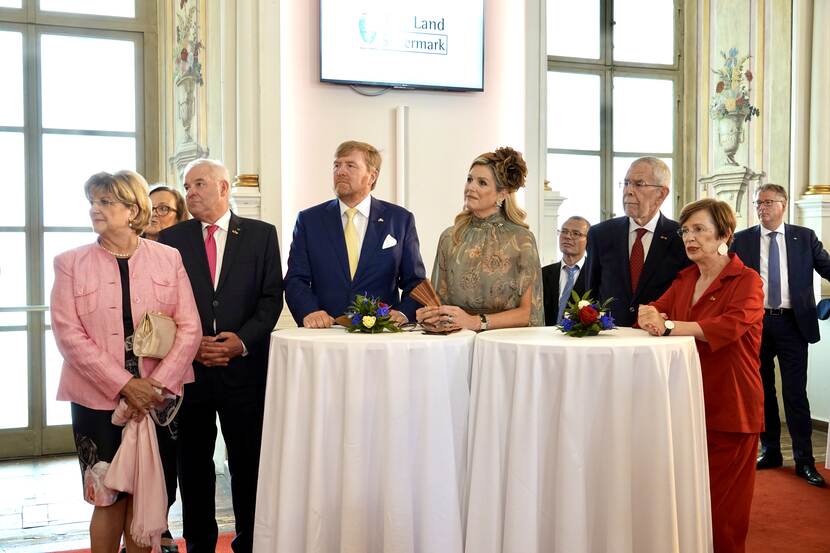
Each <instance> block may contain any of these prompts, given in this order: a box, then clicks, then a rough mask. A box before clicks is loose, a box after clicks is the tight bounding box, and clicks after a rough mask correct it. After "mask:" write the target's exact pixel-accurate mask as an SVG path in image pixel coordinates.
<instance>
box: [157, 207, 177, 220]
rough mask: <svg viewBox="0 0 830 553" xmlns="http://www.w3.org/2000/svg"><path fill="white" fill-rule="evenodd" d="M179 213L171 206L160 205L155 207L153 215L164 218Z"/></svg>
mask: <svg viewBox="0 0 830 553" xmlns="http://www.w3.org/2000/svg"><path fill="white" fill-rule="evenodd" d="M171 211H172V212H173V213H178V211H176V210H175V209H173V208H172V207H170V206H169V205H160V206H153V214H154V215H161V216H162V217H164V216H166V215H168V214H169V213H170V212H171Z"/></svg>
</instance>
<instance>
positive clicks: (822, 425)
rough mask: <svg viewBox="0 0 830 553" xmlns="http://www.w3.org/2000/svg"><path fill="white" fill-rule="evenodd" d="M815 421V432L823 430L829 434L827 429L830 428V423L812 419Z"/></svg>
mask: <svg viewBox="0 0 830 553" xmlns="http://www.w3.org/2000/svg"><path fill="white" fill-rule="evenodd" d="M812 421H813V430H821V431H822V432H827V427H828V426H830V423H828V422H827V421H821V420H817V419H812Z"/></svg>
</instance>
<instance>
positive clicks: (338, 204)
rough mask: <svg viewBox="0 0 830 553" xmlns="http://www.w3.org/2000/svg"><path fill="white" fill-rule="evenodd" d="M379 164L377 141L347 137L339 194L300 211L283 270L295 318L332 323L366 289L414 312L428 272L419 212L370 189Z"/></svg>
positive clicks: (338, 156)
mask: <svg viewBox="0 0 830 553" xmlns="http://www.w3.org/2000/svg"><path fill="white" fill-rule="evenodd" d="M380 164H381V157H380V153H379V152H378V151H377V149H375V147H374V146H372V145H370V144H366V143H365V142H356V141H348V142H344V143H343V144H341V145H340V146H338V148H337V151H336V152H335V160H334V166H333V172H332V177H333V181H334V192H335V194H336V195H337V199H335V200H331V201H328V202H324V203H322V204H320V205H316V206H314V207H310V208H308V209H306V210H303V211H301V212H300V213H299V215H297V223H296V225H295V226H294V238H293V242H292V243H291V251H290V253H289V256H288V273H286V275H285V299H286V302H287V303H288V307H289V309H290V310H291V314H292V315H293V316H294V320H295V321H296V322H297V325H299V326H304V327H309V328H328V327H330V326H331V325H332V324H333V323H334V319H335V318H336V317H339V316H340V315H343V314H344V313H345V312H346V309H347V308H348V307H349V305H350V304H351V303H352V301H353V300H354V297H355V295H357V294H364V293H365V294H368V295H369V296H373V297H378V298H380V300H381V301H383V302H385V303H387V304H389V305H390V306H391V307H392V310H391V311H390V315H391V317H392V319H393V320H394V321H396V322H398V323H404V322H407V321H408V320H412V321H414V320H415V309H416V308H417V307H418V304H417V303H416V302H415V300H413V299H412V298H410V297H408V294H409V292H410V291H411V290H412V289H413V288H414V287H415V286H416V285H418V283H419V282H421V281H422V280H424V279H425V278H426V273H425V270H424V263H423V261H422V260H421V253H420V244H419V242H418V233H417V231H416V230H415V218H414V216H413V215H412V213H410V212H409V211H407V210H406V209H404V208H402V207H399V206H396V205H394V204H391V203H388V202H384V201H382V200H378V199H376V198H373V197H372V196H371V191H372V190H373V189H374V188H375V183H377V180H378V174H379V172H380ZM401 292H402V296H401Z"/></svg>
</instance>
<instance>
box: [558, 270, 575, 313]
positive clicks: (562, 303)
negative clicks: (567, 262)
mask: <svg viewBox="0 0 830 553" xmlns="http://www.w3.org/2000/svg"><path fill="white" fill-rule="evenodd" d="M578 270H579V267H577V266H576V265H574V266H573V267H567V266H566V267H565V272H566V273H568V280H567V282H565V287H564V288H562V295H561V296H559V314H558V315H557V317H556V322H557V323H558V322H559V321H561V320H562V316H563V315H564V314H565V308H566V307H568V299H569V298H570V297H571V290H573V289H574V281H575V280H576V272H577V271H578Z"/></svg>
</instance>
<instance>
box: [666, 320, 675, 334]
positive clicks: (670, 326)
mask: <svg viewBox="0 0 830 553" xmlns="http://www.w3.org/2000/svg"><path fill="white" fill-rule="evenodd" d="M663 324H665V325H666V330H664V331H663V336H668V335H669V334H671V331H672V330H674V321H669V320H666V322H665V323H663Z"/></svg>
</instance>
